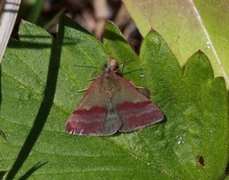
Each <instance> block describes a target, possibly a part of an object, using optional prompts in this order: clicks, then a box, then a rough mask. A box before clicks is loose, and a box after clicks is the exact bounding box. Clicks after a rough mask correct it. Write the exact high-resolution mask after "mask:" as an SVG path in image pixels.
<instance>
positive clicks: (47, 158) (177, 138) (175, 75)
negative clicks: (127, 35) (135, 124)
mask: <svg viewBox="0 0 229 180" xmlns="http://www.w3.org/2000/svg"><path fill="white" fill-rule="evenodd" d="M106 31H110V32H112V33H113V35H114V37H117V39H109V38H108V37H107V35H106V36H105V40H104V45H102V44H101V43H100V42H98V41H97V40H96V39H95V38H94V37H93V36H92V35H90V34H89V33H88V32H86V31H85V30H84V29H82V28H81V27H79V26H78V25H76V24H74V23H73V22H72V21H71V20H69V19H67V18H64V19H63V20H62V21H61V24H60V31H59V35H58V39H57V41H56V40H54V39H53V38H52V37H51V36H50V35H49V34H48V33H46V32H45V31H44V30H42V29H41V28H38V27H36V26H34V25H32V24H29V23H23V24H22V25H21V26H20V33H19V34H20V41H12V42H11V44H10V45H9V47H8V49H7V51H6V54H5V56H4V62H3V64H2V68H1V94H2V100H1V109H0V130H1V132H2V133H1V134H4V136H5V137H4V138H3V136H0V167H1V168H0V171H1V172H4V171H8V170H9V169H10V168H11V166H12V164H13V163H14V161H15V159H16V158H17V155H18V153H19V151H20V150H21V148H22V146H23V143H24V141H25V139H26V138H28V137H27V135H28V133H29V131H33V129H35V130H37V131H39V128H42V127H40V126H38V127H37V129H36V127H34V124H36V122H39V120H41V122H43V121H44V118H43V119H42V117H41V118H40V119H38V118H37V116H38V113H39V112H40V109H41V108H44V109H45V106H44V107H43V106H42V104H44V103H47V104H50V103H51V104H52V107H51V110H50V112H49V115H48V117H47V120H46V119H45V121H46V123H45V125H44V127H43V129H42V131H41V134H40V135H39V138H38V139H37V141H36V143H35V145H34V146H33V142H31V144H28V146H33V148H32V151H31V152H30V154H29V156H28V158H27V159H26V161H25V162H24V164H23V166H22V167H20V169H19V172H18V173H17V176H16V177H17V178H28V177H30V178H32V179H66V178H67V179H74V178H76V177H77V179H90V178H97V179H108V178H113V179H123V178H125V179H146V178H148V177H153V178H154V179H174V178H176V179H187V178H189V179H196V178H198V179H217V178H220V177H221V176H222V175H223V173H224V169H225V167H226V164H227V158H228V141H227V139H228V124H227V120H228V114H227V109H228V103H227V91H226V88H225V82H224V80H223V79H222V78H215V79H214V77H213V72H212V68H211V66H210V63H209V60H208V58H207V57H206V56H205V55H204V54H203V53H201V52H198V53H196V54H195V55H193V56H192V57H191V58H190V59H189V60H188V63H187V65H186V67H185V70H184V72H183V71H182V69H181V68H180V67H179V64H178V62H177V60H176V58H175V57H174V55H173V54H172V53H171V50H170V49H169V48H168V46H167V44H166V43H165V41H164V40H163V38H162V37H161V36H160V35H159V34H158V33H156V32H150V33H149V34H148V35H147V36H146V38H145V40H144V42H143V44H142V47H141V53H140V60H139V58H138V57H137V56H136V55H135V54H134V52H133V51H132V50H131V49H130V47H129V46H128V44H127V43H126V42H124V40H122V41H120V40H121V39H122V37H121V36H120V32H119V31H117V28H116V27H115V26H114V25H113V24H111V23H110V24H108V25H107V28H106ZM106 34H107V32H106ZM113 35H112V37H113ZM62 37H64V39H63V40H62V39H61V38H62ZM113 41H114V42H113ZM53 42H55V43H57V45H58V46H57V47H56V50H58V48H60V46H62V50H61V61H60V66H59V72H58V78H57V79H56V80H57V82H56V88H55V98H54V101H53V103H52V102H46V101H44V100H45V99H44V97H46V96H47V94H49V89H47V86H48V85H49V82H50V79H49V78H52V77H50V71H51V72H53V71H54V70H53V69H52V68H51V67H52V66H51V65H52V64H51V63H52V60H53V59H52V57H53V56H54V55H55V54H58V52H55V51H54V50H55V48H53V45H52V44H53ZM51 46H52V49H51V51H50V48H51ZM115 48H116V49H119V50H118V51H117V52H115V50H114V49H115ZM122 48H123V49H122ZM53 53H54V55H53ZM50 55H51V58H50ZM108 56H111V57H115V58H117V59H118V60H119V61H120V62H123V61H125V60H127V61H128V60H129V59H128V57H131V56H132V57H134V58H135V59H136V60H135V61H134V63H133V62H131V63H130V64H129V63H126V64H125V66H126V68H127V69H126V70H125V68H124V69H123V71H124V77H125V78H128V79H130V80H132V76H133V78H134V82H135V84H136V85H139V84H141V85H145V86H146V87H148V88H149V89H150V90H151V92H153V93H152V99H153V101H154V102H155V103H156V104H157V105H158V106H159V107H160V108H161V109H162V111H163V113H164V115H165V120H164V121H163V122H162V123H159V124H156V125H152V126H149V127H147V128H145V129H143V130H142V131H138V132H133V133H121V134H118V135H115V136H111V137H82V136H73V135H69V134H67V133H66V132H65V130H64V126H65V122H66V120H67V118H68V117H69V115H70V114H71V112H72V111H73V110H74V107H75V106H76V104H77V103H78V102H79V100H80V99H81V98H82V96H83V93H81V92H79V91H78V90H80V89H85V88H87V87H88V86H89V84H90V82H88V80H90V79H92V78H94V77H96V76H98V75H99V74H100V73H101V71H102V67H103V65H104V63H106V62H107V60H108ZM54 57H55V56H54ZM130 59H132V58H130ZM56 61H57V62H56V64H57V65H58V59H56ZM131 66H133V67H141V69H143V70H142V71H140V72H139V71H134V72H133V73H129V74H127V75H126V76H125V72H127V71H129V70H131V68H130V67H131ZM93 67H94V68H93ZM56 68H58V67H56ZM136 72H138V73H136ZM139 74H140V75H141V78H139V79H138V78H136V79H135V77H137V75H139ZM47 78H48V79H47ZM142 79H143V80H144V81H143V80H142ZM50 88H51V87H50ZM50 96H51V94H50ZM33 123H34V124H33ZM26 148H29V147H26ZM22 149H23V148H22ZM20 158H22V157H19V159H20Z"/></svg>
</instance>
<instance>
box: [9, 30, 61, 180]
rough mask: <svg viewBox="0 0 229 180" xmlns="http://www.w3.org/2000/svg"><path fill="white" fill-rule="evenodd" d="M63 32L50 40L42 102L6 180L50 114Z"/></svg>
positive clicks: (10, 176)
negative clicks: (49, 53) (50, 45)
mask: <svg viewBox="0 0 229 180" xmlns="http://www.w3.org/2000/svg"><path fill="white" fill-rule="evenodd" d="M63 33H64V32H63V31H61V33H59V37H58V39H57V40H55V39H53V40H52V48H51V55H50V61H49V68H48V75H47V81H46V86H45V91H44V97H43V101H42V103H41V105H40V108H39V110H38V113H37V115H36V118H35V120H34V123H33V126H32V128H31V129H30V132H29V134H28V136H27V138H26V140H25V142H24V144H23V146H22V148H21V150H20V152H19V154H18V156H17V158H16V160H15V162H14V164H13V166H12V167H11V169H10V170H9V172H8V174H7V176H6V179H13V178H14V177H15V175H16V173H17V172H18V171H19V169H20V167H21V166H22V165H23V163H24V162H25V160H26V159H27V157H28V156H29V153H30V151H31V150H32V148H33V146H34V144H35V143H36V141H37V139H38V137H39V135H40V133H41V131H42V129H43V127H44V125H45V122H46V120H47V118H48V115H49V113H50V110H51V107H52V104H53V100H54V96H55V91H56V83H57V77H58V71H59V66H60V58H61V47H62V41H63Z"/></svg>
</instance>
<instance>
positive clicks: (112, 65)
mask: <svg viewBox="0 0 229 180" xmlns="http://www.w3.org/2000/svg"><path fill="white" fill-rule="evenodd" d="M104 71H105V72H115V73H118V71H119V64H118V62H117V61H116V60H115V59H110V61H109V62H108V64H106V65H105V67H104Z"/></svg>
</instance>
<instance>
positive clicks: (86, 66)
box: [74, 64, 101, 69]
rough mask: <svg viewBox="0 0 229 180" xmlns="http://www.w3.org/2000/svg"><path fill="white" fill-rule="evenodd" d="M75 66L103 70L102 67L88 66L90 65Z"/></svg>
mask: <svg viewBox="0 0 229 180" xmlns="http://www.w3.org/2000/svg"><path fill="white" fill-rule="evenodd" d="M74 66H77V67H82V68H93V69H101V67H98V66H88V65H79V64H75V65H74Z"/></svg>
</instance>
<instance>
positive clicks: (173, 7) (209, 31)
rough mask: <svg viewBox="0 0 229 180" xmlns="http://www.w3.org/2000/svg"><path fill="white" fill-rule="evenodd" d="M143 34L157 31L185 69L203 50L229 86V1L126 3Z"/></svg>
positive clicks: (140, 0) (132, 0) (129, 0)
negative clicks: (191, 58)
mask: <svg viewBox="0 0 229 180" xmlns="http://www.w3.org/2000/svg"><path fill="white" fill-rule="evenodd" d="M123 2H124V3H125V6H126V7H127V9H128V11H129V13H130V14H131V16H132V18H133V19H134V21H135V22H136V24H137V26H138V29H139V30H140V32H141V34H142V35H143V36H145V35H146V34H147V33H148V31H149V30H150V29H151V28H153V29H155V30H157V31H158V32H159V33H160V34H161V35H162V36H163V37H164V38H165V40H166V41H167V42H168V44H169V47H170V48H171V49H172V51H173V53H174V55H175V56H176V58H177V59H178V61H179V64H180V65H181V66H184V65H185V64H186V62H187V60H188V58H189V57H190V56H191V55H192V54H193V52H195V51H198V50H199V49H201V51H203V52H204V53H205V54H206V55H207V56H208V57H209V59H210V62H211V64H212V66H213V69H214V74H215V76H223V77H224V78H225V80H226V83H227V87H229V61H228V57H229V51H228V42H229V33H228V31H229V13H227V12H226V11H227V10H226V9H227V8H228V5H229V1H223V0H220V1H211V0H206V1H202V0H195V1H175V0H173V1H167V0H124V1H123Z"/></svg>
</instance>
